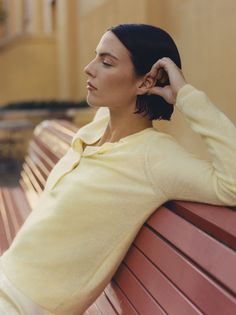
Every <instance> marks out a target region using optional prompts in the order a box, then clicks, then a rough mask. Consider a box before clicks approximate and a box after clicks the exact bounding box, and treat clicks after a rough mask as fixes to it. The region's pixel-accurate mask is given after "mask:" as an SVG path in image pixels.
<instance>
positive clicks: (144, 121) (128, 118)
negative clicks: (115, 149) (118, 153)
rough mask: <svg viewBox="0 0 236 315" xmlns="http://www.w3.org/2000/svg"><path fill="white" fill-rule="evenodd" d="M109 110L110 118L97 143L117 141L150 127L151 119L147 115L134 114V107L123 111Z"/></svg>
mask: <svg viewBox="0 0 236 315" xmlns="http://www.w3.org/2000/svg"><path fill="white" fill-rule="evenodd" d="M109 110H110V120H109V123H108V126H107V129H106V131H105V133H104V135H103V136H102V138H101V139H100V141H99V142H98V144H99V145H102V144H103V143H105V142H117V141H119V140H120V139H121V138H124V137H126V136H129V135H131V134H134V133H137V132H139V131H141V130H143V129H146V128H150V127H152V121H150V120H149V119H148V117H147V116H144V117H143V116H142V115H141V114H134V113H133V112H134V109H132V110H127V111H124V110H119V109H117V108H116V109H114V108H110V109H109Z"/></svg>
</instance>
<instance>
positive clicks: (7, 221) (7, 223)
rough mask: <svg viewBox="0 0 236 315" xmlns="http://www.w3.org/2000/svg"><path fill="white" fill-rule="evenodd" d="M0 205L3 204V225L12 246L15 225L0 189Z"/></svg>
mask: <svg viewBox="0 0 236 315" xmlns="http://www.w3.org/2000/svg"><path fill="white" fill-rule="evenodd" d="M0 204H1V209H0V210H1V217H2V223H3V227H4V231H5V234H6V239H7V242H8V245H9V244H11V242H12V240H13V238H14V235H15V228H14V223H13V222H12V221H11V216H10V213H9V211H8V209H7V206H6V203H5V200H4V194H3V189H2V188H1V189H0Z"/></svg>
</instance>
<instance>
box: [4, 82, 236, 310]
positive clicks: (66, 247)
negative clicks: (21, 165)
mask: <svg viewBox="0 0 236 315" xmlns="http://www.w3.org/2000/svg"><path fill="white" fill-rule="evenodd" d="M175 106H176V107H177V108H178V110H180V111H181V112H182V114H183V115H184V116H185V118H186V119H187V121H188V122H189V124H190V125H191V127H192V129H193V130H194V131H195V132H197V133H198V134H200V135H201V137H202V140H203V141H204V142H205V143H206V145H207V146H208V149H209V151H210V153H211V156H212V160H211V161H207V160H203V159H201V158H199V157H197V156H195V155H193V154H191V153H189V152H187V151H186V150H185V149H184V148H183V147H182V146H181V145H179V144H178V143H177V141H176V140H175V139H174V138H173V137H172V136H170V135H168V134H165V133H162V132H159V131H157V130H155V129H154V128H146V129H144V130H142V131H140V132H137V133H135V134H132V135H129V136H127V137H124V138H122V139H120V140H119V141H118V142H114V143H109V142H106V143H104V144H103V145H101V146H92V144H93V143H96V142H97V141H98V140H99V139H100V138H101V136H102V135H103V133H104V132H105V129H106V127H107V124H108V122H109V115H108V114H104V115H97V117H96V119H95V120H94V121H93V122H92V123H90V124H88V125H86V126H85V127H83V128H81V129H80V130H79V131H78V133H77V134H76V135H75V137H74V138H73V141H72V143H71V147H70V149H69V151H68V152H67V153H66V155H65V156H64V157H63V158H62V159H61V160H60V161H59V162H58V163H57V164H56V166H55V167H54V169H53V170H52V172H51V174H50V175H49V178H48V181H47V185H46V188H45V191H44V192H43V194H42V197H41V198H40V201H39V203H38V205H37V207H35V209H34V210H33V211H32V213H31V214H30V216H29V217H28V219H27V220H26V222H25V224H24V225H23V227H22V228H21V230H20V231H19V232H18V234H17V236H16V237H15V239H14V241H13V243H12V245H11V247H10V248H9V249H8V250H7V251H6V252H5V253H4V255H3V256H2V257H1V264H2V268H3V271H4V273H5V274H6V276H7V277H8V279H10V281H11V282H12V283H13V284H14V286H15V287H16V288H18V289H19V290H20V291H21V292H22V293H23V294H25V295H26V296H28V297H29V298H30V299H32V300H33V301H35V302H36V303H38V304H39V305H41V306H42V307H44V308H45V309H48V310H49V311H51V312H52V313H54V314H57V315H78V314H83V312H84V311H85V310H86V309H87V308H88V307H89V305H90V304H91V303H92V302H93V301H94V300H95V299H96V298H97V297H98V296H99V295H100V294H101V292H102V290H103V289H104V288H105V286H106V285H107V284H108V283H109V281H110V280H111V278H112V276H113V275H114V273H115V271H116V270H117V268H118V266H119V264H120V263H121V261H122V259H123V258H124V256H125V254H126V252H127V250H128V248H129V246H130V245H131V243H132V241H133V240H134V238H135V236H136V234H137V232H138V231H139V229H140V228H141V226H142V225H143V223H144V222H145V221H146V220H147V218H148V217H149V216H150V215H151V214H152V213H153V212H154V211H155V209H157V208H158V207H159V206H160V205H162V204H163V203H164V202H166V201H168V200H173V199H175V200H177V199H178V200H189V201H198V202H205V203H210V204H217V205H231V206H233V205H236V128H235V126H234V125H233V123H232V122H231V121H230V120H229V119H228V118H227V117H226V116H225V115H224V114H223V113H222V112H221V111H220V110H219V109H218V108H217V107H216V106H214V105H213V104H212V103H211V102H210V100H209V99H208V98H207V96H206V95H205V93H203V92H201V91H198V90H196V89H195V88H194V87H192V86H191V85H189V84H187V85H185V86H184V87H183V88H182V89H181V90H180V91H179V93H178V96H177V102H176V105H175ZM186 136H187V135H186ZM83 144H86V147H85V149H84V150H83Z"/></svg>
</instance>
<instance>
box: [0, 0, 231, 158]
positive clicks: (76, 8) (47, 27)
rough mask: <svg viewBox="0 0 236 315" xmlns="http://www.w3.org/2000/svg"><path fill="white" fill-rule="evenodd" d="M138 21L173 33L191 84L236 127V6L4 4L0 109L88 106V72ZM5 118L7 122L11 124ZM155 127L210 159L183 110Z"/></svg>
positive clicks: (192, 0) (128, 0)
mask: <svg viewBox="0 0 236 315" xmlns="http://www.w3.org/2000/svg"><path fill="white" fill-rule="evenodd" d="M131 22H135V23H148V24H153V25H156V26H159V27H162V28H164V29H166V30H167V31H168V32H169V33H170V34H171V35H172V36H173V38H174V39H175V41H176V43H177V46H178V47H179V50H180V53H181V56H182V63H183V71H184V74H185V76H186V78H187V80H188V81H189V82H191V84H192V85H194V86H196V87H197V88H199V89H202V90H204V91H206V92H207V94H208V95H209V96H210V97H211V99H212V100H213V101H214V102H215V103H216V104H218V106H219V107H220V108H221V110H222V111H224V112H225V113H226V114H227V115H228V116H229V117H230V118H231V120H232V121H233V122H234V123H236V106H235V100H234V97H235V82H236V60H235V56H236V41H235V30H236V2H235V1H234V0H225V1H222V0H214V1H213V0H208V1H207V0H0V106H4V105H6V104H8V103H10V102H25V101H32V100H40V101H42V100H45V101H47V100H52V99H53V100H66V101H81V100H84V99H85V97H86V84H85V82H86V78H85V75H84V74H83V68H84V66H85V65H86V64H87V63H88V62H89V61H90V60H91V59H92V58H93V57H94V50H95V48H96V45H97V43H98V41H99V39H100V37H101V35H102V34H103V33H104V32H105V31H106V29H107V28H108V27H110V26H111V25H115V24H118V23H131ZM93 114H94V112H93V110H91V109H90V110H89V109H85V110H84V111H83V110H81V111H80V112H78V113H76V114H75V115H74V116H73V120H74V121H75V123H76V124H78V126H80V125H82V124H84V123H86V122H87V121H89V120H90V119H91V117H92V115H93ZM0 115H2V116H1V121H2V120H3V119H5V120H9V119H10V118H9V115H8V116H6V115H5V116H4V115H3V114H1V113H0ZM16 116H17V115H16ZM4 117H5V118H4ZM37 117H38V116H37ZM25 118H26V117H23V118H22V117H21V118H20V119H21V120H23V119H25ZM42 118H43V119H44V118H45V117H43V116H42ZM27 119H28V117H27ZM32 119H33V118H32V117H31V120H30V121H31V122H32ZM18 120H19V117H18ZM33 122H35V121H33ZM155 126H156V127H157V128H158V129H159V130H162V131H165V132H169V133H171V134H173V135H174V136H175V137H176V138H177V139H178V140H179V141H180V142H181V143H182V144H183V145H184V146H185V147H187V149H189V150H190V151H193V152H196V153H198V154H200V155H202V156H204V157H206V156H208V153H207V152H206V150H205V147H204V144H203V143H202V142H201V141H200V139H199V137H198V135H195V134H194V133H193V132H192V131H191V130H190V128H189V126H188V124H187V123H186V122H185V120H184V118H183V117H182V116H181V115H180V113H178V112H177V111H176V113H175V115H174V117H173V119H172V122H171V123H169V122H157V123H156V124H155ZM22 129H23V128H22ZM26 129H27V128H26ZM28 129H30V126H28ZM5 130H6V128H5ZM0 131H1V130H0ZM186 135H187V136H186ZM21 148H22V146H21ZM24 150H25V149H24ZM24 150H23V151H24Z"/></svg>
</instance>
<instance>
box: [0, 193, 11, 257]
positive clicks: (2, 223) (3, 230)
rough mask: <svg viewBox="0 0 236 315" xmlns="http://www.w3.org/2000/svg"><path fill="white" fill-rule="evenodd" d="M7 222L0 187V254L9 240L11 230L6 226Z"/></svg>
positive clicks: (7, 245) (6, 246)
mask: <svg viewBox="0 0 236 315" xmlns="http://www.w3.org/2000/svg"><path fill="white" fill-rule="evenodd" d="M8 224H9V222H8V220H7V215H6V209H5V205H4V201H3V196H2V191H1V189H0V237H1V244H0V250H1V252H0V254H2V253H3V252H4V251H5V250H6V249H7V248H8V247H9V244H10V242H11V238H12V237H11V231H10V227H9V226H8Z"/></svg>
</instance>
